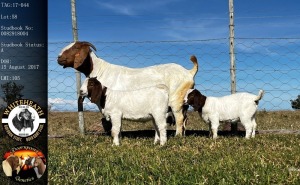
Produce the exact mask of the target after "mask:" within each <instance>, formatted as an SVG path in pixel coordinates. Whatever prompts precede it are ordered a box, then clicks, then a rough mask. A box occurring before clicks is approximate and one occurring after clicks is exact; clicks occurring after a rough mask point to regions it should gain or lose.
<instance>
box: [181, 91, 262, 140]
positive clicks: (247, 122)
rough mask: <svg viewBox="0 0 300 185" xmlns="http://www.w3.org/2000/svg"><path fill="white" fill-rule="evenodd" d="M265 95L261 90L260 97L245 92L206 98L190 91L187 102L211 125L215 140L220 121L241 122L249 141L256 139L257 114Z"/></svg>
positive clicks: (186, 98) (186, 97) (197, 92)
mask: <svg viewBox="0 0 300 185" xmlns="http://www.w3.org/2000/svg"><path fill="white" fill-rule="evenodd" d="M263 94H264V91H263V90H260V91H259V93H258V95H253V94H250V93H245V92H244V93H236V94H232V95H228V96H224V97H206V96H204V95H202V94H201V93H200V92H199V91H198V90H197V89H190V90H189V91H188V92H187V94H186V96H185V102H186V103H188V104H189V105H191V106H192V107H193V108H194V110H195V111H198V112H199V114H200V115H201V116H202V118H203V120H204V121H205V122H206V123H207V124H209V130H210V132H211V131H212V134H213V139H216V138H217V132H218V127H219V125H220V121H232V122H237V121H240V122H241V124H242V125H243V126H244V127H245V130H246V136H245V138H247V139H249V138H250V136H251V137H252V138H254V137H255V130H256V121H255V113H256V111H257V107H258V102H259V100H261V98H262V97H263Z"/></svg>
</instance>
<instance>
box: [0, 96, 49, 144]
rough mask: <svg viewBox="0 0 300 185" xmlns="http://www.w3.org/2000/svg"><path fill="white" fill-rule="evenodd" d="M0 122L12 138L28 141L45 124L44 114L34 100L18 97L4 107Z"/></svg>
mask: <svg viewBox="0 0 300 185" xmlns="http://www.w3.org/2000/svg"><path fill="white" fill-rule="evenodd" d="M2 124H3V129H4V131H5V132H6V133H7V134H8V136H10V137H11V138H12V139H14V140H16V141H20V142H28V141H31V140H33V139H35V138H37V137H38V136H39V135H40V133H41V132H42V130H43V128H44V126H45V124H46V115H45V114H44V112H43V110H42V108H41V107H40V106H39V105H38V104H37V103H35V102H34V101H32V100H27V99H20V100H16V101H14V102H13V103H11V104H10V105H8V106H7V107H6V109H5V110H4V113H3V115H2Z"/></svg>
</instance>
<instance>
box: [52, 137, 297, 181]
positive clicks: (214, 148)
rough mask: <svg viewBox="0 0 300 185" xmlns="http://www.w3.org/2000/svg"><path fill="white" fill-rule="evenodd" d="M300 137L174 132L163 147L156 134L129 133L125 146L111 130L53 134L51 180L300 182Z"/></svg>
mask: <svg viewBox="0 0 300 185" xmlns="http://www.w3.org/2000/svg"><path fill="white" fill-rule="evenodd" d="M299 139H300V137H299V135H298V136H296V135H260V136H257V138H255V139H250V140H245V139H244V138H242V137H220V138H219V139H218V140H216V141H213V140H212V139H210V138H207V137H198V136H189V137H169V140H168V144H167V145H166V146H163V147H160V146H154V145H153V138H152V137H151V138H147V137H145V138H126V137H123V138H122V144H121V146H120V147H113V146H111V144H112V142H111V138H110V137H108V136H95V135H94V136H82V137H78V136H77V137H69V138H65V139H51V140H50V141H49V147H50V148H49V166H50V170H49V183H50V184H110V185H111V184H299V183H300V172H299V171H298V170H300V142H299ZM62 146H63V147H62ZM296 169H297V170H296Z"/></svg>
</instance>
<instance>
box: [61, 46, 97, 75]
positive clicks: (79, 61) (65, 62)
mask: <svg viewBox="0 0 300 185" xmlns="http://www.w3.org/2000/svg"><path fill="white" fill-rule="evenodd" d="M90 48H93V49H94V50H95V51H96V48H95V46H94V45H93V44H91V43H89V42H85V41H82V42H80V41H77V42H75V43H72V44H70V45H68V46H66V47H65V48H64V49H63V50H62V52H61V53H60V54H59V56H58V58H57V62H58V64H59V65H62V66H63V67H64V68H66V67H73V68H74V69H77V70H78V71H80V72H82V73H84V74H85V75H86V76H88V75H89V74H90V72H91V71H92V70H93V63H92V61H91V58H90V55H89V53H90V51H91V49H90Z"/></svg>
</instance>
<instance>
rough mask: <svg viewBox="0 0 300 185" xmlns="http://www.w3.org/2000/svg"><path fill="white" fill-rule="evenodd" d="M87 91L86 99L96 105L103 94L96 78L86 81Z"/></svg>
mask: <svg viewBox="0 0 300 185" xmlns="http://www.w3.org/2000/svg"><path fill="white" fill-rule="evenodd" d="M87 89H88V97H90V98H91V102H92V103H97V102H98V101H99V100H100V98H101V95H102V93H103V89H102V85H101V83H100V82H99V81H98V80H97V77H94V78H90V79H89V80H88V85H87Z"/></svg>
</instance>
